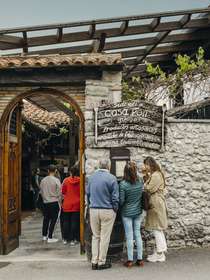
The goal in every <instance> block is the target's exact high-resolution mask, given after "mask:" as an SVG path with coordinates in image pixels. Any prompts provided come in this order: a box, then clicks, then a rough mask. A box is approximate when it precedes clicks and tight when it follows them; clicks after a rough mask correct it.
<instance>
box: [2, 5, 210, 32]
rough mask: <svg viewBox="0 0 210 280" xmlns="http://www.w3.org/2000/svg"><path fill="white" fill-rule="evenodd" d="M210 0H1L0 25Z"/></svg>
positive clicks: (174, 7)
mask: <svg viewBox="0 0 210 280" xmlns="http://www.w3.org/2000/svg"><path fill="white" fill-rule="evenodd" d="M208 5H210V0H6V1H5V0H0V7H1V8H0V29H1V28H12V27H21V26H31V25H40V24H50V23H59V22H61V23H62V22H72V21H79V20H89V19H97V18H109V17H115V16H128V15H137V14H139V15H140V14H145V13H154V12H163V11H174V10H183V9H195V8H206V7H207V6H208Z"/></svg>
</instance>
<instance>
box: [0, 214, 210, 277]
mask: <svg viewBox="0 0 210 280" xmlns="http://www.w3.org/2000/svg"><path fill="white" fill-rule="evenodd" d="M40 221H41V216H39V215H35V216H31V217H28V218H27V219H25V220H24V221H23V226H22V236H21V239H20V248H18V249H17V250H15V251H14V252H12V253H11V254H9V255H8V256H0V280H67V279H68V280H76V279H79V280H83V279H84V280H99V279H100V280H105V279H108V280H117V279H119V280H128V279H129V280H136V279H138V280H140V279H143V280H153V279H154V280H210V248H203V249H185V250H177V251H175V250H172V251H170V252H169V253H168V255H167V261H166V262H165V263H155V264H152V263H145V266H144V267H143V268H139V267H133V268H131V269H127V268H125V267H123V266H122V263H121V262H119V263H115V264H113V267H112V268H111V269H109V270H104V271H92V270H91V268H90V264H89V263H88V262H87V261H86V257H85V256H84V255H83V256H80V254H79V246H75V247H70V246H65V245H63V244H62V243H61V242H59V243H56V244H46V243H43V242H42V241H40V229H41V225H40ZM57 235H59V230H58V228H57Z"/></svg>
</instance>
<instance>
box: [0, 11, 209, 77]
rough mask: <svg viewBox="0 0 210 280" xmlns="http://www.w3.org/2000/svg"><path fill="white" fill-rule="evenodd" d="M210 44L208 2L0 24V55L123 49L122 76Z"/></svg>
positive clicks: (169, 62) (171, 61) (168, 63)
mask: <svg viewBox="0 0 210 280" xmlns="http://www.w3.org/2000/svg"><path fill="white" fill-rule="evenodd" d="M199 46H202V47H203V48H204V49H205V50H206V56H207V58H209V54H208V50H209V48H210V7H209V8H205V9H194V10H182V11H172V12H164V13H153V14H145V15H135V16H127V17H116V18H107V19H98V20H89V21H80V22H68V23H60V24H51V25H40V26H29V27H21V28H13V29H0V50H1V54H2V55H11V54H12V55H14V54H15V55H17V54H21V55H33V54H39V55H49V54H82V53H100V52H105V53H121V54H122V58H123V62H124V64H125V67H124V75H125V76H126V77H129V75H131V74H140V75H143V74H144V73H145V61H148V62H151V63H159V64H160V65H161V66H162V67H163V68H164V69H165V70H166V71H172V70H173V69H174V66H175V65H174V58H175V56H176V54H177V53H187V54H189V55H191V56H194V55H195V53H196V51H197V49H198V47H199Z"/></svg>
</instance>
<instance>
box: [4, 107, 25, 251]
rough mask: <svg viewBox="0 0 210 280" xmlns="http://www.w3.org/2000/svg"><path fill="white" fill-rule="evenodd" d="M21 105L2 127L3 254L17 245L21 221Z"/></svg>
mask: <svg viewBox="0 0 210 280" xmlns="http://www.w3.org/2000/svg"><path fill="white" fill-rule="evenodd" d="M20 191H21V107H20V106H17V107H16V108H15V109H14V110H13V112H12V113H11V115H10V117H9V118H8V120H7V123H6V125H5V128H4V143H3V234H2V235H3V236H2V237H3V239H2V241H3V244H2V245H3V246H2V247H3V254H8V253H9V252H11V251H12V250H14V249H16V248H17V247H18V246H19V235H20V221H21V217H20V215H21V201H20Z"/></svg>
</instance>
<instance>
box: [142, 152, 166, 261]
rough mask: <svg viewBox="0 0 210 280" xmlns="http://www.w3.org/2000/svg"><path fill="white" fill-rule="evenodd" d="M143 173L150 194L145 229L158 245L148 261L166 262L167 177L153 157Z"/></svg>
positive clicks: (145, 164)
mask: <svg viewBox="0 0 210 280" xmlns="http://www.w3.org/2000/svg"><path fill="white" fill-rule="evenodd" d="M142 173H143V177H144V178H145V179H144V180H145V182H144V188H145V190H146V191H147V192H148V194H149V210H148V211H147V215H146V223H145V229H146V230H148V231H152V232H153V234H154V237H155V244H156V248H155V250H154V253H153V254H152V255H150V256H148V258H147V260H148V261H150V262H158V261H159V262H164V261H165V260H166V257H165V252H166V251H167V243H166V238H165V234H164V230H166V229H167V226H168V219H167V208H166V201H165V193H166V187H165V177H164V174H163V172H162V171H161V169H160V166H159V165H158V164H157V162H156V161H155V160H154V158H152V157H147V158H146V159H145V160H144V166H143V168H142Z"/></svg>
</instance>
